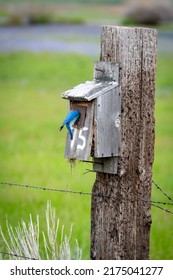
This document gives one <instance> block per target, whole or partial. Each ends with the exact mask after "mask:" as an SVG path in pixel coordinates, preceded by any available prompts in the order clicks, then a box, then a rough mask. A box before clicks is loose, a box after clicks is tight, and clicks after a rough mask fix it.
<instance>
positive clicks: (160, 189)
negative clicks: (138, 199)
mask: <svg viewBox="0 0 173 280" xmlns="http://www.w3.org/2000/svg"><path fill="white" fill-rule="evenodd" d="M152 183H153V184H154V185H155V186H156V188H157V189H158V190H159V191H161V193H162V194H163V195H164V196H166V197H167V199H168V200H170V201H172V202H173V199H172V198H171V197H170V196H169V195H167V194H166V193H165V192H164V191H163V189H162V188H161V187H160V186H159V185H158V184H157V183H156V182H155V181H154V180H152Z"/></svg>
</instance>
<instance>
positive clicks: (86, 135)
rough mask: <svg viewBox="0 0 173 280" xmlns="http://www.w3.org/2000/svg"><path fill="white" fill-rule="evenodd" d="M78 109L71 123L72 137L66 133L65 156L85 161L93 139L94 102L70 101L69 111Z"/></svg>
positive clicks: (88, 155)
mask: <svg viewBox="0 0 173 280" xmlns="http://www.w3.org/2000/svg"><path fill="white" fill-rule="evenodd" d="M75 110H79V111H80V118H79V120H78V121H77V122H76V123H75V124H74V125H73V127H72V133H73V139H71V137H70V134H69V133H67V139H66V148H65V157H66V158H69V159H78V160H83V161H86V160H88V159H89V157H90V153H91V146H92V139H93V118H94V102H93V101H91V102H81V101H70V111H75Z"/></svg>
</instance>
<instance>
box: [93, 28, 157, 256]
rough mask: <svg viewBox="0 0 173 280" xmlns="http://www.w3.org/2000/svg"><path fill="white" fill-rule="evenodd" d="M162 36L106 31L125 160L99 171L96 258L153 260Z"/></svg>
mask: <svg viewBox="0 0 173 280" xmlns="http://www.w3.org/2000/svg"><path fill="white" fill-rule="evenodd" d="M156 56H157V32H156V30H154V29H145V28H126V27H115V26H103V28H102V33H101V55H100V59H101V60H102V61H109V62H113V63H118V64H119V67H120V75H119V84H120V89H121V96H122V100H121V155H120V156H119V157H118V174H117V175H111V174H105V173H101V172H98V173H97V175H96V181H95V184H94V186H93V194H98V193H102V194H103V195H104V196H102V197H97V196H94V195H93V197H92V207H91V258H92V259H148V258H149V237H150V225H151V214H150V205H149V204H147V203H144V202H142V201H141V200H140V198H142V199H147V200H150V196H151V184H152V163H153V160H154V95H155V70H156Z"/></svg>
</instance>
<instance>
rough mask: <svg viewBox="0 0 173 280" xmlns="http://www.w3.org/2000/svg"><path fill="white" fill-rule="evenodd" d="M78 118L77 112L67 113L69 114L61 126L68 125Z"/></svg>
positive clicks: (78, 113)
mask: <svg viewBox="0 0 173 280" xmlns="http://www.w3.org/2000/svg"><path fill="white" fill-rule="evenodd" d="M79 116H80V112H79V111H78V110H75V111H71V112H69V114H68V115H67V116H66V118H65V120H64V122H63V125H65V124H67V123H70V122H71V121H72V120H73V119H74V118H76V117H77V118H76V120H77V119H78V118H79Z"/></svg>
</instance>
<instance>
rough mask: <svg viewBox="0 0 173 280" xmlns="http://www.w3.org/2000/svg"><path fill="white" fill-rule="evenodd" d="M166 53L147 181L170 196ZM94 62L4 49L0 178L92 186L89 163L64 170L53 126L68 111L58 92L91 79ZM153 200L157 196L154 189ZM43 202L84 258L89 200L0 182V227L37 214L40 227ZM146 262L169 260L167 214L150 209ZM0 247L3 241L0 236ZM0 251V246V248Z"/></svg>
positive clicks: (171, 120) (170, 82) (171, 244)
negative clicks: (53, 209)
mask: <svg viewBox="0 0 173 280" xmlns="http://www.w3.org/2000/svg"><path fill="white" fill-rule="evenodd" d="M172 66H173V56H172V54H171V55H167V56H166V55H165V56H163V55H162V56H160V57H159V60H158V69H157V91H156V113H155V116H156V145H155V162H154V167H153V178H154V180H155V181H156V182H157V183H159V184H160V185H161V186H162V187H163V188H164V190H165V192H166V193H168V194H169V195H170V196H172V197H173V188H172V186H173V174H172V172H173V140H172V137H173V125H172V124H173V79H172ZM92 69H93V59H92V58H90V57H83V56H77V55H73V54H47V53H41V54H31V53H11V54H3V55H0V135H1V137H0V158H1V160H0V181H10V182H17V183H23V184H31V185H36V186H37V185H38V186H45V187H56V188H63V189H70V190H80V191H84V192H85V191H86V192H88V191H91V188H92V185H93V182H94V177H95V175H94V174H93V173H88V174H85V175H83V173H84V172H85V169H86V168H90V165H87V164H84V163H77V164H76V167H75V168H74V169H73V170H71V168H70V166H69V165H68V163H67V161H66V159H64V156H63V153H64V145H65V137H66V131H65V129H64V130H62V131H61V132H59V130H58V128H59V126H60V125H61V122H62V121H63V118H64V116H65V115H66V111H67V103H66V101H63V100H62V99H61V93H62V92H63V91H64V90H66V89H68V88H71V87H73V86H74V85H76V84H78V83H80V82H82V81H84V80H89V79H92ZM152 195H153V199H155V200H163V199H164V198H163V196H162V194H161V193H159V191H158V190H156V188H155V187H154V186H153V194H152ZM47 200H51V202H52V205H53V206H55V207H56V210H57V214H58V217H59V219H60V223H61V225H62V224H64V225H65V231H66V232H67V233H68V232H69V230H70V225H71V224H73V237H74V239H75V238H77V239H78V242H79V245H80V247H81V248H82V250H83V259H89V247H90V197H88V196H77V195H72V194H60V193H53V192H50V191H49V192H46V191H38V190H32V189H23V188H15V187H13V188H12V187H8V186H2V185H0V225H1V226H2V228H3V230H4V231H5V228H6V225H5V223H6V217H8V220H9V223H11V224H12V225H13V226H15V225H17V223H18V222H19V220H21V219H24V220H25V221H28V220H29V213H32V214H33V217H35V218H36V215H37V214H39V216H40V219H41V226H42V228H44V227H45V209H46V203H47ZM152 219H153V224H152V229H151V259H173V251H172V248H173V215H171V214H168V213H166V212H164V211H161V210H159V209H157V208H152ZM0 246H2V243H1V240H0ZM0 248H1V247H0Z"/></svg>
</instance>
